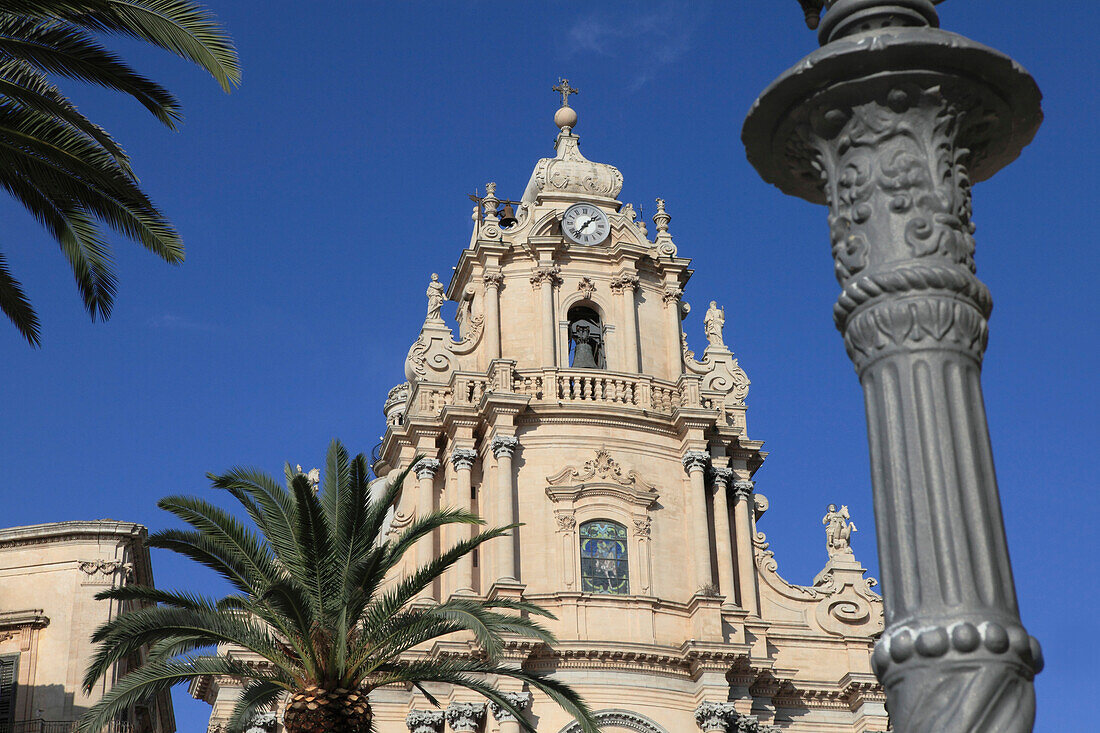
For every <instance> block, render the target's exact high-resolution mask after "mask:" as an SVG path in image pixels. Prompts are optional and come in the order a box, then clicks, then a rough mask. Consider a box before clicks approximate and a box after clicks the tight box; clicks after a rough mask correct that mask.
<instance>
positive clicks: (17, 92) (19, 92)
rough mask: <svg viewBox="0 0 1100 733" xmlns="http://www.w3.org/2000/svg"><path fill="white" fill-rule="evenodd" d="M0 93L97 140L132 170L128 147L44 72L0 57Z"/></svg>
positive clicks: (14, 60)
mask: <svg viewBox="0 0 1100 733" xmlns="http://www.w3.org/2000/svg"><path fill="white" fill-rule="evenodd" d="M0 95H2V96H4V97H7V98H8V99H9V100H10V101H12V102H15V103H17V104H21V105H22V106H24V107H27V108H29V109H33V110H35V111H36V112H40V113H42V114H44V115H49V116H52V117H54V118H56V119H58V120H60V121H62V122H64V123H66V124H67V125H69V126H70V127H72V128H73V129H75V130H79V131H80V132H82V133H84V134H85V135H87V136H88V137H90V138H91V139H93V140H95V141H96V142H97V143H99V144H100V145H101V146H103V149H104V150H106V151H107V152H108V153H110V154H111V155H112V156H114V158H115V160H116V162H117V163H118V164H119V166H120V167H121V168H122V169H123V170H124V171H125V172H127V173H128V174H131V175H132V174H133V170H132V169H131V168H130V161H129V158H128V157H127V155H126V153H125V151H123V149H122V148H121V147H120V146H119V144H118V143H116V142H115V141H114V138H112V137H111V136H110V135H109V134H108V133H107V131H106V130H104V129H103V128H102V127H100V126H99V125H97V124H95V123H94V122H92V121H91V120H89V119H88V118H87V117H85V116H84V115H82V114H81V113H80V112H79V111H78V110H77V108H76V106H75V105H73V103H72V102H70V101H69V99H68V97H66V96H65V95H63V94H62V93H61V91H60V90H59V89H58V88H57V87H56V86H54V85H53V84H52V83H50V80H49V79H48V78H46V76H45V75H43V74H42V73H40V72H39V71H38V70H36V69H35V68H34V67H33V66H32V65H31V64H28V63H27V62H25V61H23V60H22V59H11V58H9V59H0Z"/></svg>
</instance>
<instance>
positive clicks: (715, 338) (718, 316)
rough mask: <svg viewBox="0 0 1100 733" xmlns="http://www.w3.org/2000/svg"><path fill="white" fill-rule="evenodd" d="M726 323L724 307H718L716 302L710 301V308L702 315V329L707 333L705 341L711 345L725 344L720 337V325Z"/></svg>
mask: <svg viewBox="0 0 1100 733" xmlns="http://www.w3.org/2000/svg"><path fill="white" fill-rule="evenodd" d="M725 324H726V309H725V308H719V307H718V303H716V302H715V301H713V300H712V301H710V308H708V309H707V313H706V315H705V316H703V330H704V331H705V332H706V334H707V341H708V342H710V345H711V346H717V347H722V346H725V345H726V344H725V341H724V340H723V339H722V327H723V326H725Z"/></svg>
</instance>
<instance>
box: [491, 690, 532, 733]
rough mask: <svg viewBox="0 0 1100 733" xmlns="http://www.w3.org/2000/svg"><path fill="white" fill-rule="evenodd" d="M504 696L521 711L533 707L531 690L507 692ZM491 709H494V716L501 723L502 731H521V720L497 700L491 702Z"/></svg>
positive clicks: (501, 732) (515, 732)
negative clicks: (496, 701)
mask: <svg viewBox="0 0 1100 733" xmlns="http://www.w3.org/2000/svg"><path fill="white" fill-rule="evenodd" d="M502 697H503V698H504V699H505V700H507V701H508V703H509V704H510V705H511V706H512V707H514V708H515V709H516V710H518V711H519V712H521V713H522V712H523V711H524V710H526V709H528V708H529V707H531V693H530V692H505V693H504V694H503V695H502ZM489 709H490V710H492V711H493V718H495V719H496V721H497V723H499V724H500V733H520V730H521V729H520V724H519V720H518V719H517V718H516V716H515V715H512V713H510V712H508V711H507V710H505V709H504V708H503V707H501V706H500V705H498V704H497V703H495V702H491V703H489Z"/></svg>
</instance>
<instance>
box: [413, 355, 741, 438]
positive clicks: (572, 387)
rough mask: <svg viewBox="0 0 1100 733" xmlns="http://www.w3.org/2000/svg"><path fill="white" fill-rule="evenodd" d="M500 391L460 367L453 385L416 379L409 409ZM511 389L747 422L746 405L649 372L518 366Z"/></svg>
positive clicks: (468, 402) (560, 400)
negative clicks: (698, 411)
mask: <svg viewBox="0 0 1100 733" xmlns="http://www.w3.org/2000/svg"><path fill="white" fill-rule="evenodd" d="M692 387H695V389H691V388H692ZM497 390H498V387H497V386H496V384H495V383H494V380H493V379H492V378H490V377H489V376H486V375H483V374H471V373H464V372H458V373H455V374H454V375H453V377H452V379H451V381H450V383H448V384H435V383H431V382H420V383H416V384H413V385H412V387H411V388H410V394H409V398H408V402H407V403H406V404H407V407H406V411H407V414H409V415H438V414H439V413H440V412H441V411H442V410H443V408H444V407H447V406H448V405H459V406H468V407H477V405H478V404H480V403H481V401H482V398H484V396H485V395H486V394H487V393H491V392H494V391H497ZM511 392H512V393H514V394H520V395H524V396H528V397H530V398H531V401H532V403H534V404H573V403H582V404H593V405H614V406H618V407H635V408H638V409H641V410H647V411H649V412H654V413H660V414H664V415H670V414H672V411H673V410H674V409H675V408H677V407H681V406H690V407H702V408H704V409H708V410H715V411H716V412H722V411H723V410H724V411H726V412H728V413H730V414H729V415H728V422H729V423H730V424H734V425H735V426H737V425H738V424H739V425H740V426H741V427H743V426H744V425H743V423H744V408H743V407H742V408H740V409H736V410H730V409H729V408H723V402H722V397H723V395H722V394H720V393H717V392H707V391H705V392H702V393H700V391H699V390H698V388H697V385H694V384H689V385H687V388H685V387H684V386H683V385H680V384H677V383H676V382H671V381H668V380H663V379H657V378H655V377H651V376H648V375H645V374H628V373H625V372H611V371H606V370H596V369H558V368H547V369H516V370H513V371H512V377H511ZM733 413H737V414H733Z"/></svg>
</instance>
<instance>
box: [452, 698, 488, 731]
mask: <svg viewBox="0 0 1100 733" xmlns="http://www.w3.org/2000/svg"><path fill="white" fill-rule="evenodd" d="M484 718H485V703H483V702H452V703H451V704H450V705H448V706H447V723H448V724H449V725H450V726H451V729H452V730H454V731H455V733H475V731H477V729H478V728H479V727H481V721H482V720H483V719H484Z"/></svg>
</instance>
